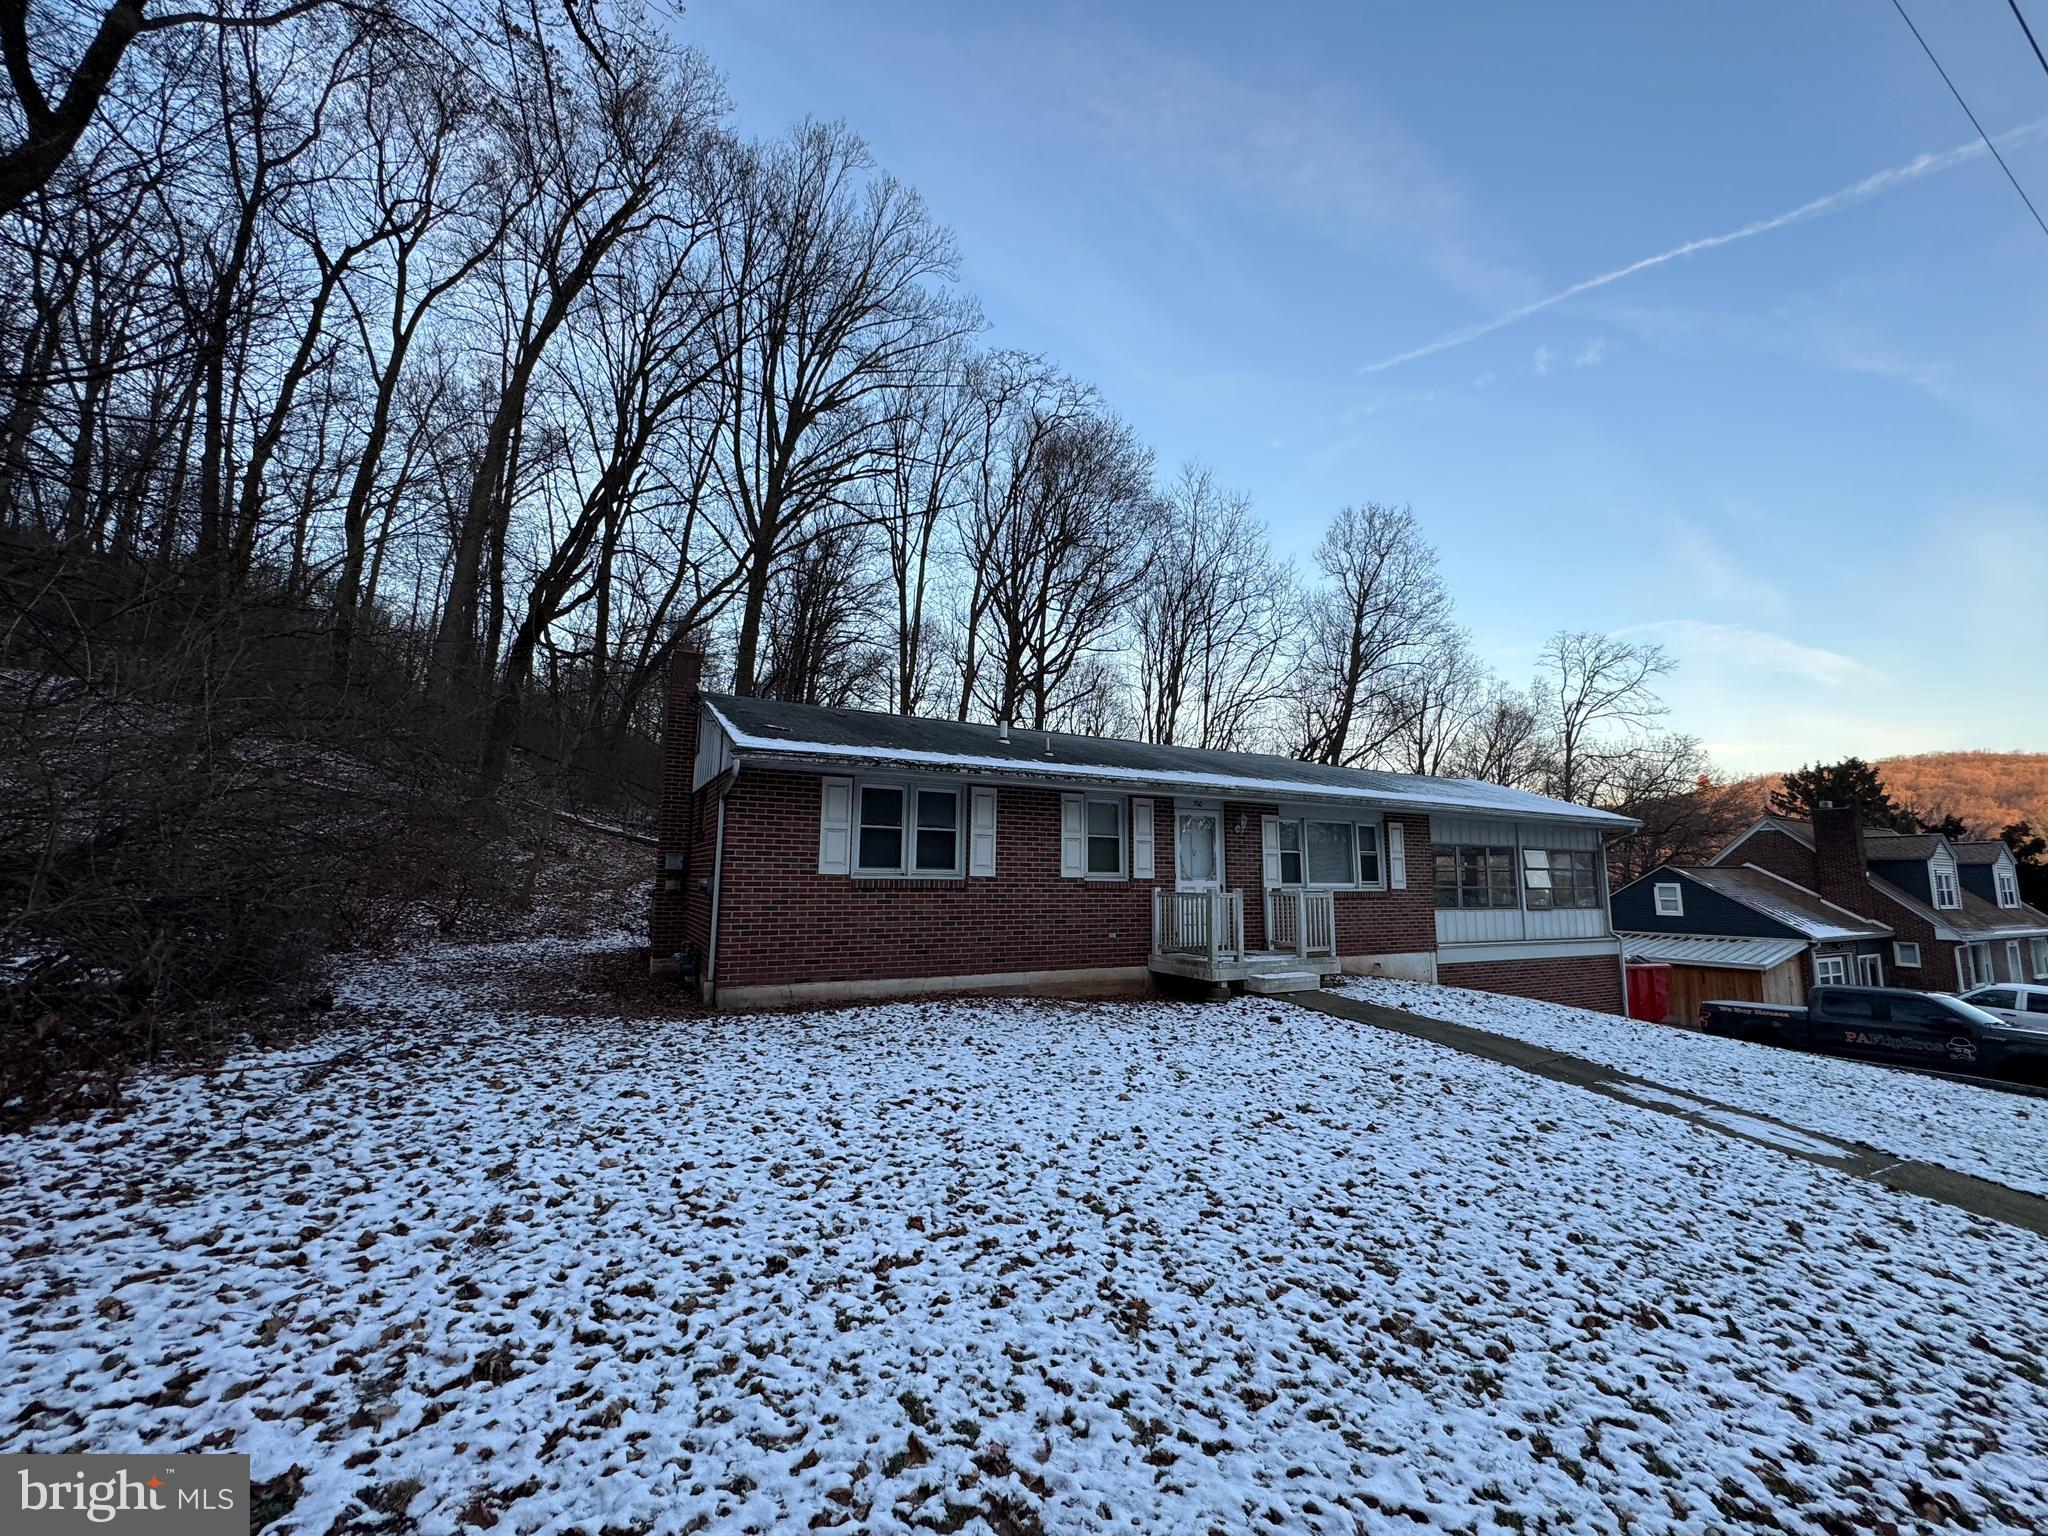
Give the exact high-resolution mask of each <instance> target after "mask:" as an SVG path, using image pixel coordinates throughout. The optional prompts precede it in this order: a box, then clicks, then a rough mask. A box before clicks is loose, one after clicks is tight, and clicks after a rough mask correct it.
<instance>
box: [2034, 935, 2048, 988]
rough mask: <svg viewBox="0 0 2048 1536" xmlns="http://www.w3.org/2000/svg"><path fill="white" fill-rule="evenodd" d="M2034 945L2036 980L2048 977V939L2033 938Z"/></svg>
mask: <svg viewBox="0 0 2048 1536" xmlns="http://www.w3.org/2000/svg"><path fill="white" fill-rule="evenodd" d="M2033 946H2034V979H2035V980H2036V981H2040V980H2043V979H2048V939H2035V940H2033Z"/></svg>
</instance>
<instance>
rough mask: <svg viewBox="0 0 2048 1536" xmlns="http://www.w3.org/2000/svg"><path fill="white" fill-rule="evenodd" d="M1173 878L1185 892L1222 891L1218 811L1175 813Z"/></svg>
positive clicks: (1220, 829)
mask: <svg viewBox="0 0 2048 1536" xmlns="http://www.w3.org/2000/svg"><path fill="white" fill-rule="evenodd" d="M1173 878H1174V885H1175V887H1176V888H1177V889H1179V890H1183V891H1216V890H1221V889H1222V888H1223V817H1222V814H1221V813H1220V812H1217V811H1176V812H1175V813H1174V832H1173Z"/></svg>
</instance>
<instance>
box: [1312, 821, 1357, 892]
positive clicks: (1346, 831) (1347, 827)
mask: <svg viewBox="0 0 2048 1536" xmlns="http://www.w3.org/2000/svg"><path fill="white" fill-rule="evenodd" d="M1301 846H1302V849H1303V851H1304V853H1305V854H1306V856H1307V861H1308V883H1309V884H1310V885H1356V884H1357V883H1358V866H1357V863H1356V860H1357V857H1358V852H1357V850H1358V834H1357V833H1356V832H1355V831H1354V830H1353V829H1352V826H1351V823H1350V822H1348V821H1311V822H1308V823H1306V824H1305V825H1304V827H1303V829H1302V839H1301Z"/></svg>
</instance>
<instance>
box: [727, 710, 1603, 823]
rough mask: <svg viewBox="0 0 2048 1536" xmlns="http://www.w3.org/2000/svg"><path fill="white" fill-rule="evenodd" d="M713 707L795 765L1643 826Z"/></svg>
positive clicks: (1104, 752)
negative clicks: (929, 771) (933, 771)
mask: <svg viewBox="0 0 2048 1536" xmlns="http://www.w3.org/2000/svg"><path fill="white" fill-rule="evenodd" d="M704 705H705V708H706V709H707V710H709V711H710V713H711V715H712V716H713V718H715V719H716V721H717V722H718V725H719V727H720V728H721V729H722V730H723V731H724V732H725V733H726V735H727V737H729V738H730V739H731V742H732V745H733V751H734V753H735V755H736V756H738V757H739V758H740V759H741V760H742V761H769V762H776V763H781V764H785V765H789V766H804V767H846V768H859V767H862V766H867V767H870V768H872V767H874V766H877V765H881V766H885V767H902V768H927V769H938V770H950V771H954V772H964V773H973V774H976V775H982V776H987V777H990V778H997V779H1006V780H1014V781H1023V782H1038V783H1045V784H1068V785H1107V786H1114V787H1118V788H1128V789H1153V790H1161V791H1166V792H1173V793H1183V794H1200V795H1238V796H1245V797H1253V798H1257V799H1262V800H1332V801H1346V802H1352V803H1356V804H1358V805H1361V806H1372V807H1376V808H1382V809H1388V810H1415V811H1441V812H1449V813H1462V814H1464V815H1469V816H1500V817H1508V818H1513V819H1516V820H1523V821H1558V822H1577V823H1579V824H1581V825H1584V826H1591V827H1599V828H1601V829H1602V830H1604V831H1609V832H1624V831H1628V830H1631V829H1633V828H1634V827H1636V826H1639V825H1640V823H1639V822H1637V821H1635V820H1634V819H1632V818H1630V817H1627V816H1619V815H1616V814H1614V813H1613V812H1611V811H1597V810H1594V809H1592V808H1591V807H1589V806H1583V805H1573V804H1572V803H1570V802H1569V801H1565V800H1554V799H1552V798H1551V797H1549V796H1548V795H1537V794H1531V793H1529V792H1528V791H1527V790H1521V789H1509V788H1506V787H1505V786H1503V785H1499V784H1486V783H1482V782H1480V781H1479V780H1477V779H1448V778H1432V777H1428V776H1425V775H1422V774H1412V773H1385V772H1381V771H1379V770H1377V769H1371V768H1333V767H1329V766H1327V765H1325V764H1321V763H1304V762H1299V761H1296V760H1295V759H1293V758H1289V757H1277V756H1272V755H1269V754H1266V753H1262V752H1218V751H1213V750H1209V749H1206V748H1201V747H1169V746H1160V745H1158V744H1156V743H1153V742H1144V741H1123V740H1119V739H1117V738H1114V737H1105V736H1082V735H1076V734H1073V733H1070V732H1066V731H1039V730H1027V729H1024V728H1022V727H1017V728H1013V729H1012V730H1011V731H1010V734H1009V739H1008V740H1004V739H1003V738H1002V737H1001V736H1000V735H999V734H998V733H997V728H996V727H995V726H992V725H980V724H974V723H970V722H967V721H961V720H929V719H925V718H923V717H920V716H916V715H885V714H877V713H874V712H872V711H869V710H862V709H829V708H826V707H824V706H822V705H816V704H788V703H784V702H782V701H780V700H776V699H747V698H739V697H737V696H735V695H731V694H706V695H704Z"/></svg>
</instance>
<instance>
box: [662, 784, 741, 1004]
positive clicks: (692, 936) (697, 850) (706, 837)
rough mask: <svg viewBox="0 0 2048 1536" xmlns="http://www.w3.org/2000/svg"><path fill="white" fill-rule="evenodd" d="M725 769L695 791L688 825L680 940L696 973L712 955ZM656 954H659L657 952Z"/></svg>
mask: <svg viewBox="0 0 2048 1536" xmlns="http://www.w3.org/2000/svg"><path fill="white" fill-rule="evenodd" d="M731 779H732V773H731V771H730V770H727V771H726V772H725V773H721V774H720V775H719V776H718V777H717V778H715V779H713V780H712V781H711V782H710V783H709V784H706V785H705V786H704V787H703V788H702V789H700V790H698V791H697V792H696V795H695V797H694V798H695V802H696V803H695V808H694V809H693V811H692V812H691V816H690V825H691V827H692V828H693V829H694V833H693V836H692V837H691V840H690V861H689V869H688V875H687V878H688V888H687V889H686V890H685V891H684V892H683V939H684V942H686V943H687V944H688V945H689V946H690V948H692V949H693V950H695V951H696V952H697V962H698V972H699V974H700V975H701V974H702V971H703V961H704V957H705V956H706V955H708V954H710V953H711V879H712V875H713V872H714V871H716V869H717V868H718V794H719V791H720V790H722V789H724V788H725V786H726V785H727V784H728V783H729V782H730V781H731ZM657 953H658V952H657Z"/></svg>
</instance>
